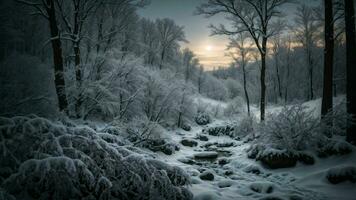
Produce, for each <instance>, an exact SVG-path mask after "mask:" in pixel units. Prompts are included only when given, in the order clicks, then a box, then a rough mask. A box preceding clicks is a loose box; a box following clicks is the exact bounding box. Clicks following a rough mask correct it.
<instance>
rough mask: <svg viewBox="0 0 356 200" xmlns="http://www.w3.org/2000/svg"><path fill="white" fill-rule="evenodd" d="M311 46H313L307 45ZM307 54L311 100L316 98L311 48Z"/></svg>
mask: <svg viewBox="0 0 356 200" xmlns="http://www.w3.org/2000/svg"><path fill="white" fill-rule="evenodd" d="M307 48H311V47H307ZM307 51H308V52H307V54H308V55H307V56H308V68H309V92H310V94H309V100H313V99H314V87H313V60H312V55H311V51H310V49H309V50H307Z"/></svg>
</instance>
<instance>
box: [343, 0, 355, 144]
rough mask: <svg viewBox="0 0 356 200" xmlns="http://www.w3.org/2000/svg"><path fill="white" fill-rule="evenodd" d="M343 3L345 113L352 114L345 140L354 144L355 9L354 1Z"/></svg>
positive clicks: (346, 0)
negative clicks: (344, 29) (344, 28)
mask: <svg viewBox="0 0 356 200" xmlns="http://www.w3.org/2000/svg"><path fill="white" fill-rule="evenodd" d="M344 3H345V25H346V59H347V60H346V70H347V72H346V73H347V77H346V78H347V80H346V84H347V86H346V87H347V88H346V99H347V113H349V114H351V115H352V119H353V120H352V121H351V123H350V122H348V123H350V124H348V128H347V138H346V140H347V141H348V142H350V143H352V144H356V124H355V123H354V122H355V115H356V92H355V91H356V68H355V64H356V34H355V11H354V2H353V1H350V0H344Z"/></svg>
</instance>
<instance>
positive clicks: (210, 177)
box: [199, 170, 214, 181]
mask: <svg viewBox="0 0 356 200" xmlns="http://www.w3.org/2000/svg"><path fill="white" fill-rule="evenodd" d="M199 177H200V179H201V180H206V181H212V180H214V174H213V173H212V172H211V171H208V170H207V171H204V172H203V173H201V174H200V175H199Z"/></svg>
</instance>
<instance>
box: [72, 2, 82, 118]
mask: <svg viewBox="0 0 356 200" xmlns="http://www.w3.org/2000/svg"><path fill="white" fill-rule="evenodd" d="M73 2H74V30H73V35H72V40H73V51H74V65H75V79H76V82H77V92H78V96H77V100H76V103H75V111H76V114H77V117H78V118H80V116H81V112H80V108H81V106H82V104H83V99H82V70H81V66H80V39H79V32H80V30H79V26H80V25H79V23H82V22H80V19H79V10H80V8H79V7H80V0H78V1H73Z"/></svg>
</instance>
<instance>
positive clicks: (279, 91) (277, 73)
mask: <svg viewBox="0 0 356 200" xmlns="http://www.w3.org/2000/svg"><path fill="white" fill-rule="evenodd" d="M275 59H276V76H277V84H278V96H279V98H280V99H282V88H281V77H280V75H279V59H278V55H276V58H275ZM277 101H278V99H277Z"/></svg>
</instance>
